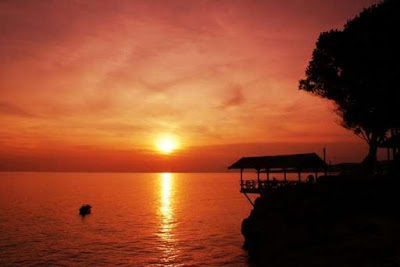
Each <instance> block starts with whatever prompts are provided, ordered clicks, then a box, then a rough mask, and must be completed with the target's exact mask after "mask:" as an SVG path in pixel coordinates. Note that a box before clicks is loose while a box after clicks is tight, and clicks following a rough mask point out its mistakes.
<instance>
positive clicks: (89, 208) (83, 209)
mask: <svg viewBox="0 0 400 267" xmlns="http://www.w3.org/2000/svg"><path fill="white" fill-rule="evenodd" d="M91 211H92V206H90V205H89V204H86V205H82V207H80V209H79V215H81V216H85V215H87V214H90V213H91Z"/></svg>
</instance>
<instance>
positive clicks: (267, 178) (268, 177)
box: [267, 169, 269, 181]
mask: <svg viewBox="0 0 400 267" xmlns="http://www.w3.org/2000/svg"><path fill="white" fill-rule="evenodd" d="M267 181H269V169H267Z"/></svg>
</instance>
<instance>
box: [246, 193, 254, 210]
mask: <svg viewBox="0 0 400 267" xmlns="http://www.w3.org/2000/svg"><path fill="white" fill-rule="evenodd" d="M243 194H244V195H245V197H246V198H247V200H248V201H249V202H250V204H251V205H252V206H253V207H254V203H253V201H251V199H250V198H249V196H248V195H247V194H246V193H243Z"/></svg>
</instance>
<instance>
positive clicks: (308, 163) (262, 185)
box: [228, 153, 327, 198]
mask: <svg viewBox="0 0 400 267" xmlns="http://www.w3.org/2000/svg"><path fill="white" fill-rule="evenodd" d="M228 169H229V170H232V169H237V170H240V192H241V193H244V194H245V195H246V197H247V193H253V194H262V193H264V192H266V191H267V190H268V189H270V188H273V187H279V186H281V185H285V184H288V183H298V182H301V173H304V172H307V173H310V172H312V173H314V174H315V178H317V177H318V173H320V172H324V173H325V174H326V170H327V165H326V163H325V162H324V161H323V160H322V159H321V158H320V157H319V156H318V155H317V154H315V153H308V154H293V155H278V156H261V157H244V158H241V159H240V160H238V161H237V162H235V163H233V164H232V165H231V166H229V167H228ZM246 169H250V170H255V171H256V173H257V179H244V178H243V171H244V170H246ZM264 173H265V174H266V177H265V179H262V178H261V174H264ZM271 173H282V174H283V181H276V180H271V179H270V174H271ZM287 173H297V174H298V181H292V182H288V180H287ZM247 198H248V197H247Z"/></svg>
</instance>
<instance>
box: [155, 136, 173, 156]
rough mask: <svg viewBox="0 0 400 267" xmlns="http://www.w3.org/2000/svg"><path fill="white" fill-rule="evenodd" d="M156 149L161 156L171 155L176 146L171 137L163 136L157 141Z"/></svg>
mask: <svg viewBox="0 0 400 267" xmlns="http://www.w3.org/2000/svg"><path fill="white" fill-rule="evenodd" d="M156 147H157V149H158V151H159V152H161V153H162V154H171V153H172V152H174V151H175V150H176V149H177V147H178V145H177V142H176V140H175V139H174V138H173V137H171V136H163V137H160V138H159V139H158V140H157V142H156Z"/></svg>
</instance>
